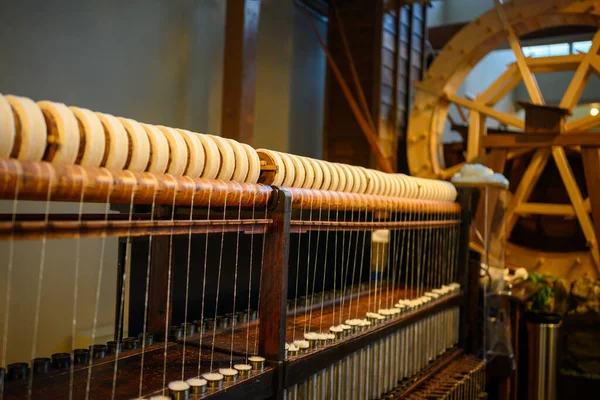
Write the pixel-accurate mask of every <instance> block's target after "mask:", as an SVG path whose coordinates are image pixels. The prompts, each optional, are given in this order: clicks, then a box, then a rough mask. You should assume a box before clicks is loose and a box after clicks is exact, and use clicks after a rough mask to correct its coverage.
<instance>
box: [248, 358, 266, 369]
mask: <svg viewBox="0 0 600 400" xmlns="http://www.w3.org/2000/svg"><path fill="white" fill-rule="evenodd" d="M248 361H250V365H252V370H253V371H262V370H263V369H264V368H265V359H264V357H260V356H252V357H248Z"/></svg>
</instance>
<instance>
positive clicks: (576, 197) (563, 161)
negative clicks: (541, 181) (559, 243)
mask: <svg viewBox="0 0 600 400" xmlns="http://www.w3.org/2000/svg"><path fill="white" fill-rule="evenodd" d="M552 156H553V157H554V161H555V162H556V167H557V168H558V172H559V173H560V176H561V178H562V180H563V183H564V184H565V188H566V189H567V193H568V194H569V199H570V200H571V203H572V204H573V208H574V209H575V214H576V215H577V219H578V220H579V225H580V226H581V230H582V231H583V234H584V235H585V238H586V240H587V241H588V246H589V248H590V252H591V254H592V259H593V260H594V263H595V265H596V269H597V270H600V253H599V252H598V241H597V237H596V231H595V230H594V226H593V225H592V221H591V219H590V216H589V215H588V213H587V212H586V210H585V205H584V203H583V198H582V197H581V192H580V190H579V187H578V186H577V182H576V181H575V176H574V175H573V171H572V170H571V166H570V165H569V162H568V161H567V156H566V155H565V150H564V149H563V148H562V147H553V148H552ZM588 161H590V160H588ZM593 163H594V162H593V160H591V161H590V164H593ZM593 166H594V165H590V168H588V169H591V167H593ZM591 173H592V174H596V175H597V174H598V169H596V171H592V172H591ZM586 179H587V177H586ZM592 192H595V190H592ZM595 200H597V199H596V198H595V196H594V198H593V200H592V201H591V203H592V205H593V206H595V205H596V204H594V201H595Z"/></svg>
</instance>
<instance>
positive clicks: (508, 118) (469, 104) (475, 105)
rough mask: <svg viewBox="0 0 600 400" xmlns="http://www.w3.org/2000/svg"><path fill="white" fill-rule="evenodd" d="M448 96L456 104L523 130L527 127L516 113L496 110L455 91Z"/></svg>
mask: <svg viewBox="0 0 600 400" xmlns="http://www.w3.org/2000/svg"><path fill="white" fill-rule="evenodd" d="M446 97H447V99H448V100H449V101H451V102H453V103H455V104H459V105H461V106H463V107H466V108H468V109H471V110H475V111H478V112H480V113H481V114H483V115H486V116H488V117H491V118H494V119H495V120H497V121H498V122H501V123H503V124H506V125H510V126H513V127H515V128H518V129H521V130H524V129H525V122H524V121H523V120H522V119H519V118H517V117H515V116H514V115H510V114H508V113H505V112H503V111H498V110H495V109H493V108H492V107H488V106H486V105H485V104H483V103H481V102H478V101H473V100H469V99H466V98H464V97H462V96H458V95H456V94H453V93H447V94H446Z"/></svg>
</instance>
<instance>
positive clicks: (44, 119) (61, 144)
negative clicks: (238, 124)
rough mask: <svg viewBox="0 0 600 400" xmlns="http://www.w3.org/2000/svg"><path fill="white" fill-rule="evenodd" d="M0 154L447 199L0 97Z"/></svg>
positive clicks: (229, 145) (437, 188)
mask: <svg viewBox="0 0 600 400" xmlns="http://www.w3.org/2000/svg"><path fill="white" fill-rule="evenodd" d="M0 138H1V139H2V141H1V143H0V157H5V158H7V157H12V158H17V159H20V160H36V161H39V160H45V161H50V162H53V163H66V164H77V165H82V166H87V167H98V166H101V167H106V168H108V169H110V170H122V169H127V170H130V171H135V172H152V173H155V174H162V173H166V174H170V175H172V176H175V177H180V176H191V177H194V178H195V177H202V178H209V179H220V180H224V181H236V182H244V183H262V184H267V185H274V186H282V187H288V188H302V189H313V190H323V191H333V192H346V193H355V194H371V195H377V196H384V197H406V198H414V199H422V200H439V201H454V200H455V199H456V189H455V188H454V187H453V186H452V185H451V184H449V183H445V182H440V181H435V180H424V179H419V178H412V177H409V176H405V175H402V174H386V173H383V172H380V171H376V170H371V169H367V168H363V167H355V166H352V165H347V164H339V163H331V162H327V161H322V160H316V159H313V158H309V157H302V156H296V155H293V154H287V153H282V152H277V151H272V150H268V149H258V150H254V149H253V148H252V147H250V146H248V145H246V144H242V143H238V142H237V141H235V140H232V139H225V138H222V137H219V136H213V135H204V134H197V133H194V132H191V131H188V130H184V129H174V128H170V127H166V126H152V125H147V124H143V123H139V122H137V121H134V120H132V119H128V118H116V117H113V116H112V115H109V114H104V113H94V112H92V111H90V110H86V109H83V108H78V107H70V108H69V107H67V106H65V105H64V104H62V103H54V102H49V101H42V102H39V103H37V104H36V103H34V102H33V101H32V100H29V99H27V98H23V97H18V96H1V95H0Z"/></svg>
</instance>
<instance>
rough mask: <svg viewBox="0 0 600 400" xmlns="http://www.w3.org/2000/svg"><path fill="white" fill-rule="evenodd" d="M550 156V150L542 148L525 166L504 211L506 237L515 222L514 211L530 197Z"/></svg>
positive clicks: (515, 215)
mask: <svg viewBox="0 0 600 400" xmlns="http://www.w3.org/2000/svg"><path fill="white" fill-rule="evenodd" d="M550 154H551V150H550V149H546V148H544V149H539V150H537V151H536V152H535V154H534V155H533V157H532V159H531V162H530V163H529V165H528V166H527V169H526V170H525V173H524V174H523V177H522V178H521V182H520V183H519V186H518V187H517V190H516V192H515V194H514V196H513V198H512V200H511V202H510V204H509V205H508V209H507V210H506V232H507V236H510V232H512V229H513V227H514V226H515V223H516V222H517V214H516V213H515V211H516V210H517V209H518V208H519V206H520V205H521V203H523V202H525V201H526V200H527V199H529V196H531V192H533V189H534V187H535V185H536V184H537V181H538V179H539V178H540V175H542V172H543V171H544V168H545V167H546V164H547V163H548V159H549V158H550Z"/></svg>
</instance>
